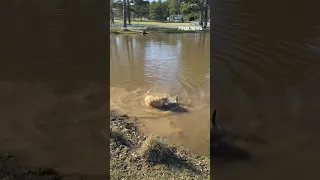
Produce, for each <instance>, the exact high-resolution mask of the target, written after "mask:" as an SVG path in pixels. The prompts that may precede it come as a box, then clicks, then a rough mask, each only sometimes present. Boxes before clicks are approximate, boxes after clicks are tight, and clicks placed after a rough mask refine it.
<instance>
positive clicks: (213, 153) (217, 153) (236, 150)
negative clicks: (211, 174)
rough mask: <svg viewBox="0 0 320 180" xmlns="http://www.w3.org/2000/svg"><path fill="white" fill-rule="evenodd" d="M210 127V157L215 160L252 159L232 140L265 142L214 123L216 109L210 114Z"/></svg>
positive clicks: (248, 153)
mask: <svg viewBox="0 0 320 180" xmlns="http://www.w3.org/2000/svg"><path fill="white" fill-rule="evenodd" d="M211 123H212V127H211V129H210V136H211V138H210V158H211V160H214V161H215V162H216V161H225V162H230V161H249V160H251V159H252V156H251V154H250V152H248V151H247V150H245V149H243V148H241V147H238V146H237V145H235V144H234V143H233V141H232V140H242V141H245V142H251V143H266V141H265V140H263V139H261V138H259V137H255V136H253V135H250V136H240V135H237V134H233V133H229V132H227V131H225V130H224V129H222V128H221V127H220V126H219V125H218V124H217V123H216V111H214V112H213V113H212V116H211Z"/></svg>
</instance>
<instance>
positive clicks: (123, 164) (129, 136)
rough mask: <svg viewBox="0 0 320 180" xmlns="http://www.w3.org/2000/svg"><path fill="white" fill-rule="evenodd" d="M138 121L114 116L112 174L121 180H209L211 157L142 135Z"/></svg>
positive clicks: (153, 136) (112, 127)
mask: <svg viewBox="0 0 320 180" xmlns="http://www.w3.org/2000/svg"><path fill="white" fill-rule="evenodd" d="M135 120H136V119H135V118H130V117H128V116H126V115H119V114H118V113H116V112H115V111H112V112H111V113H110V158H111V159H110V175H111V179H112V180H118V179H125V180H127V179H148V180H152V179H155V180H156V179H163V180H166V179H183V180H188V179H199V180H200V179H201V180H205V179H209V174H210V158H209V157H206V156H199V155H196V154H193V153H190V152H188V151H185V150H182V149H181V148H177V147H175V146H174V145H171V144H170V143H168V142H167V140H166V139H164V138H162V137H159V136H157V135H146V134H142V133H141V132H139V130H138V129H137V127H136V125H135V123H134V122H135Z"/></svg>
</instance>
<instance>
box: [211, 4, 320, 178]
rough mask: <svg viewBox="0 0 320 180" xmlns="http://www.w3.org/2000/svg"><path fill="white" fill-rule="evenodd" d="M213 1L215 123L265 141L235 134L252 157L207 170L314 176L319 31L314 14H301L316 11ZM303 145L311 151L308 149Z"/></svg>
mask: <svg viewBox="0 0 320 180" xmlns="http://www.w3.org/2000/svg"><path fill="white" fill-rule="evenodd" d="M214 3H215V4H214V9H213V10H212V11H213V13H214V14H213V15H212V17H213V20H212V22H213V25H212V27H214V29H213V34H212V36H213V37H214V39H213V42H212V46H211V47H212V51H211V53H212V57H213V59H212V61H211V63H212V72H213V74H212V87H213V89H212V90H213V91H212V92H213V93H212V99H213V103H214V107H215V108H216V109H217V112H218V116H217V121H218V122H219V123H220V124H221V125H222V126H223V127H224V128H226V129H227V130H228V131H229V132H232V133H236V134H240V135H243V136H245V135H248V134H253V135H255V136H257V137H260V138H261V139H264V140H266V142H267V143H266V144H263V145H261V144H258V143H248V142H244V141H243V140H242V139H241V138H236V142H234V143H235V144H236V145H237V147H240V148H242V149H244V150H245V151H247V152H249V153H250V155H251V156H252V157H253V161H252V162H250V163H248V162H246V163H227V164H224V163H221V164H220V163H218V164H217V163H216V164H215V166H214V167H215V169H213V171H211V172H213V173H214V174H215V178H216V179H236V178H239V177H242V176H245V177H246V178H247V179H261V178H262V177H263V179H271V178H276V179H292V178H296V177H298V176H297V175H299V178H306V177H307V176H308V177H309V176H310V178H311V174H313V175H317V172H316V171H314V170H315V169H316V164H317V162H318V161H319V160H320V156H319V155H318V151H319V149H320V144H319V143H318V140H317V139H318V138H319V137H320V133H319V131H318V130H317V129H318V127H319V125H320V123H319V121H318V117H319V115H320V114H319V111H318V110H317V109H318V107H319V106H318V105H317V104H318V103H319V101H320V98H319V97H320V96H318V92H319V90H320V88H319V86H318V81H319V80H318V79H319V77H320V73H319V72H320V71H319V69H320V64H319V61H318V58H319V57H320V56H319V55H320V54H319V48H318V47H317V46H319V41H318V39H319V35H318V34H317V32H319V28H318V27H317V26H316V25H317V23H318V22H317V21H316V18H315V17H317V16H315V14H314V13H305V12H317V10H316V9H315V8H314V7H313V6H308V9H307V8H305V9H303V8H301V4H298V3H297V4H296V3H290V6H288V4H287V2H286V3H285V2H284V1H277V3H273V2H272V1H259V2H257V1H241V0H239V1H224V2H216V1H215V2H214ZM307 4H308V3H306V4H304V7H307ZM271 9H272V10H271ZM298 14H299V15H298ZM307 147H312V148H310V149H309V148H308V152H307V153H306V148H307ZM298 171H299V172H301V174H300V173H299V172H298ZM302 172H304V173H302ZM306 172H308V175H306ZM248 174H250V175H249V176H248Z"/></svg>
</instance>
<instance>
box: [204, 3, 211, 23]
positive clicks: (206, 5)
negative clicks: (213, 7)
mask: <svg viewBox="0 0 320 180" xmlns="http://www.w3.org/2000/svg"><path fill="white" fill-rule="evenodd" d="M209 2H210V1H209V0H206V2H205V7H204V18H203V20H204V23H203V28H206V27H207V24H208V11H209V5H210V4H209Z"/></svg>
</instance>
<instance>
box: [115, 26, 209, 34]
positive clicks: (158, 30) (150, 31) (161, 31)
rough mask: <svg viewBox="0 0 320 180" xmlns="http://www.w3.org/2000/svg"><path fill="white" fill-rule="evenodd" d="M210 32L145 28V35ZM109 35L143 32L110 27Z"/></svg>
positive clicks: (205, 30) (203, 31) (206, 30)
mask: <svg viewBox="0 0 320 180" xmlns="http://www.w3.org/2000/svg"><path fill="white" fill-rule="evenodd" d="M206 32H210V29H203V30H202V31H193V30H190V31H182V30H179V29H178V28H176V29H174V28H155V27H153V28H147V29H146V33H148V34H149V33H151V34H153V33H206ZM110 33H111V34H142V33H143V30H137V29H129V30H124V29H122V28H118V27H110Z"/></svg>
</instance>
